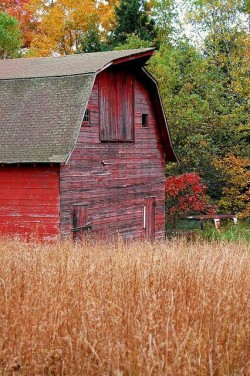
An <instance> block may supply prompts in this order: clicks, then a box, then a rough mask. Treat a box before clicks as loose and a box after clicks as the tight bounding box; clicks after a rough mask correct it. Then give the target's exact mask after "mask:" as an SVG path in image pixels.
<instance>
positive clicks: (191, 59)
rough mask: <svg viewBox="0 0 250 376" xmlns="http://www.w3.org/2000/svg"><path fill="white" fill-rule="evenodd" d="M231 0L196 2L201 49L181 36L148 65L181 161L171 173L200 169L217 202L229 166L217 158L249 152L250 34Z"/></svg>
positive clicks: (195, 9)
mask: <svg viewBox="0 0 250 376" xmlns="http://www.w3.org/2000/svg"><path fill="white" fill-rule="evenodd" d="M226 2H227V3H228V4H227V6H224V8H223V4H224V5H225V4H226ZM222 3H223V4H222ZM232 3H233V0H232V1H230V0H227V1H226V0H223V1H222V0H218V1H216V2H215V1H205V0H204V1H193V2H192V4H193V12H194V11H195V12H196V13H192V14H191V15H190V17H191V16H192V17H194V15H195V26H196V29H197V30H198V31H197V32H198V33H199V34H200V35H201V37H202V38H203V44H202V45H201V47H200V45H199V46H197V45H196V46H195V45H192V44H191V43H190V41H188V40H187V39H186V40H185V39H184V40H183V39H179V40H177V42H176V43H175V44H170V43H169V44H168V45H162V46H161V48H160V51H159V52H158V53H157V54H156V55H155V57H154V58H153V59H151V64H150V69H151V71H152V72H153V74H154V75H155V76H156V77H157V78H158V82H159V84H160V89H161V93H162V96H163V104H164V107H165V110H166V112H167V115H168V121H169V126H170V129H171V133H172V136H173V139H174V144H175V147H176V150H177V154H178V156H179V159H180V162H181V163H180V165H179V166H177V167H176V166H175V167H174V168H172V172H174V173H183V172H188V171H197V172H198V173H199V174H200V176H201V177H202V178H203V179H204V181H205V183H206V185H207V186H208V194H209V195H210V196H211V197H212V198H213V199H216V200H220V199H221V197H222V194H223V185H224V183H225V170H224V169H222V168H218V165H217V164H216V162H217V161H220V160H223V158H225V156H226V155H228V154H229V153H231V154H233V155H234V156H235V157H237V158H249V155H250V151H249V129H250V128H249V102H248V98H249V87H250V85H249V78H248V64H247V61H248V58H249V55H248V53H247V47H246V46H247V40H249V38H248V36H247V34H246V32H245V31H244V23H243V24H242V22H240V21H239V20H238V16H239V14H240V6H239V4H238V8H237V11H235V10H233V11H232V10H231V8H230V6H229V5H230V4H231V5H232ZM211 4H212V5H213V6H211V7H210V5H211ZM216 4H217V5H216ZM234 4H236V1H234ZM216 6H218V8H219V9H217V8H216ZM213 8H214V9H213ZM236 15H237V17H236ZM234 17H235V20H234ZM241 17H242V15H241ZM192 22H194V21H192ZM213 22H214V24H213ZM215 25H217V26H216V27H215ZM219 25H220V26H219ZM215 30H217V31H216V33H215ZM223 209H224V210H225V206H224V207H223Z"/></svg>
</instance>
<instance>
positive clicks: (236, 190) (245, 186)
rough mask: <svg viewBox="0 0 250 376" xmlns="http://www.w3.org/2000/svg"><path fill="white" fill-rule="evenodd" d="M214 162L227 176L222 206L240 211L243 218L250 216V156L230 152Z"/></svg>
mask: <svg viewBox="0 0 250 376" xmlns="http://www.w3.org/2000/svg"><path fill="white" fill-rule="evenodd" d="M214 164H215V166H216V167H217V169H220V170H222V171H223V172H224V174H225V176H226V177H227V180H226V181H225V182H224V184H225V185H224V188H223V190H222V199H221V200H220V206H221V207H222V208H223V209H225V210H229V211H232V212H235V213H238V215H239V217H241V218H247V217H250V158H240V157H236V156H234V155H231V154H230V155H227V156H226V157H225V158H223V159H221V160H218V161H215V162H214Z"/></svg>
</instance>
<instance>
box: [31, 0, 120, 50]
mask: <svg viewBox="0 0 250 376" xmlns="http://www.w3.org/2000/svg"><path fill="white" fill-rule="evenodd" d="M115 3H116V1H110V2H108V3H104V2H101V3H99V4H97V2H96V0H84V1H81V0H57V1H53V2H52V1H50V2H48V1H46V0H35V1H31V5H30V6H31V8H32V10H33V11H34V12H36V14H37V16H38V17H39V19H40V24H39V28H38V31H37V32H36V33H35V34H34V36H33V40H32V43H31V49H32V51H33V52H31V54H33V55H38V56H48V55H51V54H53V53H59V54H62V55H64V54H72V53H74V52H75V51H76V50H77V48H78V46H79V42H80V38H81V36H82V35H83V34H84V33H86V32H87V31H89V30H91V29H93V27H94V26H97V27H99V26H100V25H102V24H103V25H104V26H103V27H105V28H108V27H109V26H110V25H109V24H110V19H111V18H112V12H113V7H114V4H115Z"/></svg>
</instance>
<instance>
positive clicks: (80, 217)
mask: <svg viewBox="0 0 250 376" xmlns="http://www.w3.org/2000/svg"><path fill="white" fill-rule="evenodd" d="M90 229H91V225H90V223H89V222H88V205H86V204H76V205H73V209H72V231H73V239H74V240H81V239H83V238H84V237H85V235H86V234H87V233H88V231H89V230H90Z"/></svg>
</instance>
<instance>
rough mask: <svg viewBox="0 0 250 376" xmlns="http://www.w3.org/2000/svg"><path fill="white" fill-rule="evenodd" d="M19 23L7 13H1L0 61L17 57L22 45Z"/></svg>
mask: <svg viewBox="0 0 250 376" xmlns="http://www.w3.org/2000/svg"><path fill="white" fill-rule="evenodd" d="M21 36H22V34H21V31H20V27H19V24H18V21H17V19H16V18H15V17H12V16H9V15H8V14H7V13H4V12H0V59H8V58H13V57H17V56H18V53H19V50H20V47H21V45H22V37H21Z"/></svg>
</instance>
